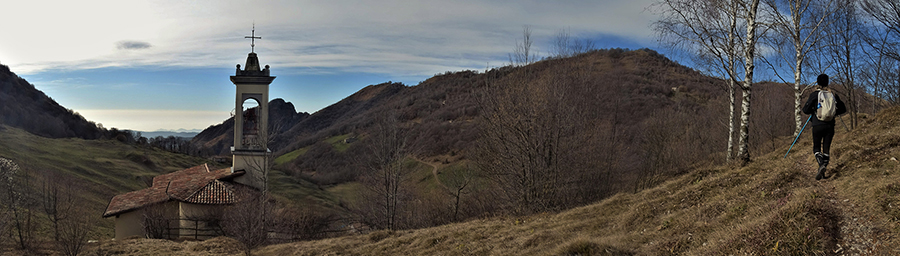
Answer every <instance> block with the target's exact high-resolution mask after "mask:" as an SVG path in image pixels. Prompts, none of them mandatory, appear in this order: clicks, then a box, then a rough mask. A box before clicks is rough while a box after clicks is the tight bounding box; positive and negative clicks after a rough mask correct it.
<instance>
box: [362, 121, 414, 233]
mask: <svg viewBox="0 0 900 256" xmlns="http://www.w3.org/2000/svg"><path fill="white" fill-rule="evenodd" d="M373 128H374V129H373V133H372V134H370V136H369V141H368V145H369V159H368V161H367V164H366V166H367V169H368V170H367V172H366V174H364V175H363V176H362V177H361V178H362V179H363V184H365V185H366V188H368V191H369V192H371V194H370V195H371V196H373V197H374V198H373V200H368V201H369V202H367V203H370V204H372V205H370V206H369V207H367V208H368V209H369V212H367V213H363V214H364V215H368V216H369V218H367V219H368V222H369V224H370V225H373V226H374V227H377V228H386V229H390V230H394V229H397V228H399V227H400V225H398V218H399V217H400V209H401V207H402V206H401V204H402V203H403V199H404V198H405V197H408V196H409V195H408V192H407V191H405V188H404V186H403V183H404V181H405V180H406V178H407V177H408V174H409V172H410V170H409V169H408V168H406V167H405V166H404V164H403V160H404V159H405V158H406V157H407V156H409V155H410V152H409V147H408V145H407V136H406V134H405V131H404V129H402V128H401V127H400V121H399V120H398V119H397V117H396V116H395V115H393V113H388V114H386V115H384V116H381V117H378V118H377V120H376V121H375V123H374V127H373Z"/></svg>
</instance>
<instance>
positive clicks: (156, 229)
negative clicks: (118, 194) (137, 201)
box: [141, 204, 174, 239]
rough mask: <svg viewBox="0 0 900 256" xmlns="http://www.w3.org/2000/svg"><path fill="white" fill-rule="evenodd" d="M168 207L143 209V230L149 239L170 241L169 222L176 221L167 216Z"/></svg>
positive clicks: (161, 205) (152, 206)
mask: <svg viewBox="0 0 900 256" xmlns="http://www.w3.org/2000/svg"><path fill="white" fill-rule="evenodd" d="M166 213H167V212H166V205H164V204H156V205H151V206H147V207H144V208H143V209H141V228H143V230H144V234H146V235H147V237H148V238H156V239H169V238H171V234H170V232H169V229H170V226H169V222H170V221H174V220H173V219H170V216H169V215H168V214H166Z"/></svg>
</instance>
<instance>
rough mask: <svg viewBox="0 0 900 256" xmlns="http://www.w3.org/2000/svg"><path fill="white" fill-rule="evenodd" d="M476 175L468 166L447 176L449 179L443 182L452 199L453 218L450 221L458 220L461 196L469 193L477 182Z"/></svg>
mask: <svg viewBox="0 0 900 256" xmlns="http://www.w3.org/2000/svg"><path fill="white" fill-rule="evenodd" d="M477 178H478V177H477V174H476V171H475V170H474V169H472V167H471V166H469V165H468V164H467V165H466V166H465V167H462V168H459V169H457V171H456V173H453V174H449V178H448V179H446V180H444V181H443V184H444V185H446V186H447V192H448V194H450V196H451V197H453V217H452V218H451V220H452V221H458V220H459V208H460V201H461V199H462V196H463V195H465V194H468V193H470V191H472V189H473V187H474V183H475V181H476V180H477Z"/></svg>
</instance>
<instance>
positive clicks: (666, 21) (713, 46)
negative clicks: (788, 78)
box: [654, 0, 759, 162]
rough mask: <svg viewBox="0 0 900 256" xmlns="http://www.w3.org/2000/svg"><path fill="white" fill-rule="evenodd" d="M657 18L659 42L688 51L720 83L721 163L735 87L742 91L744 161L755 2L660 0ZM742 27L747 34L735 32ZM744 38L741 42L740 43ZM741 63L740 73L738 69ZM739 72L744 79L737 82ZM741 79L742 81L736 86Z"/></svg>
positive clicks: (731, 128)
mask: <svg viewBox="0 0 900 256" xmlns="http://www.w3.org/2000/svg"><path fill="white" fill-rule="evenodd" d="M654 6H655V7H656V8H657V11H659V12H660V14H661V17H662V18H660V20H658V21H656V22H655V23H654V30H656V31H657V32H658V33H659V36H660V38H661V41H662V42H663V43H665V44H666V45H668V46H670V47H674V48H681V49H685V50H687V51H688V52H690V53H692V54H693V55H694V56H695V57H696V60H697V62H698V63H701V64H704V65H703V66H705V67H707V71H708V72H710V73H714V74H718V75H719V76H720V77H722V78H723V79H725V84H724V86H723V88H725V91H726V93H727V94H728V95H729V102H730V104H729V105H728V113H729V118H728V133H729V136H728V146H727V152H726V160H728V161H731V159H732V156H733V154H732V150H733V148H734V146H733V139H734V132H735V128H734V120H735V118H734V112H735V91H734V88H735V86H738V85H740V88H741V90H742V92H743V93H742V96H743V97H742V103H741V119H740V120H741V122H740V136H739V138H740V140H739V142H738V157H739V158H740V159H741V161H742V162H747V161H749V152H748V147H747V143H748V136H749V128H748V126H749V116H750V113H749V111H750V88H751V87H750V85H751V84H752V82H753V69H754V64H753V60H754V59H755V58H756V40H757V37H756V28H757V27H758V25H759V24H758V23H757V21H756V19H757V9H758V6H759V1H758V0H727V1H700V0H661V1H660V2H657V3H656V4H655V5H654ZM742 24H743V25H744V26H746V33H742V32H741V31H740V29H739V27H740V26H741V25H742ZM742 39H743V43H741V41H742ZM741 63H743V64H744V69H743V70H739V69H738V68H737V66H738V65H739V64H741ZM741 73H743V74H744V77H743V78H740V77H739V76H740V74H741ZM741 80H743V83H741V82H739V81H741Z"/></svg>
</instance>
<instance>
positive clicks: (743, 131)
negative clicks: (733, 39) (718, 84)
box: [737, 0, 759, 165]
mask: <svg viewBox="0 0 900 256" xmlns="http://www.w3.org/2000/svg"><path fill="white" fill-rule="evenodd" d="M738 5H739V6H740V8H739V9H738V10H739V11H741V12H740V13H739V14H742V15H743V18H744V22H745V25H746V27H747V33H746V34H745V35H744V45H743V46H744V47H743V51H742V53H743V56H742V57H744V82H743V83H741V84H740V87H741V92H742V95H741V96H742V97H741V126H740V134H739V135H738V136H739V139H738V152H737V158H738V161H740V162H741V164H742V165H745V164H747V163H749V162H750V96H751V94H750V93H751V88H752V87H751V86H752V85H753V71H754V68H755V67H756V66H755V65H754V61H755V59H756V57H757V56H756V42H757V40H758V38H757V37H756V29H757V28H758V27H759V22H758V20H757V19H758V18H759V15H758V14H759V0H749V1H738Z"/></svg>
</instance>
